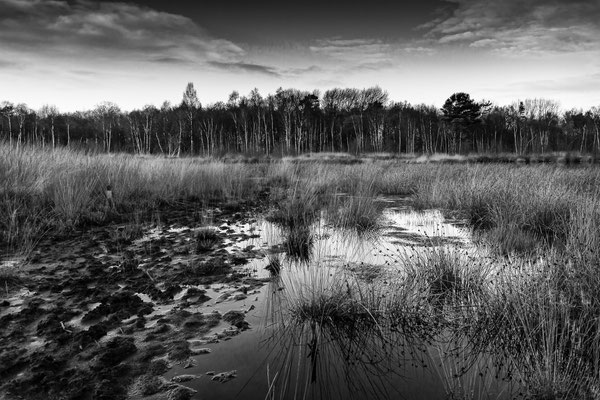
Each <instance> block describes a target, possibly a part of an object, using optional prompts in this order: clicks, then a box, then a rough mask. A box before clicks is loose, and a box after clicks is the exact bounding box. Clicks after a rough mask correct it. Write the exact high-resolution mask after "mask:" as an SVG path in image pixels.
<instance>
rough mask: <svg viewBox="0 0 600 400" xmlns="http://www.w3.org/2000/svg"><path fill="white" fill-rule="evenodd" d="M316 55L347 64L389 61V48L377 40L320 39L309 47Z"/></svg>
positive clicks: (388, 45)
mask: <svg viewBox="0 0 600 400" xmlns="http://www.w3.org/2000/svg"><path fill="white" fill-rule="evenodd" d="M309 49H310V51H311V52H313V53H314V54H316V55H319V56H323V57H327V58H331V59H335V60H338V61H348V62H357V63H362V62H368V63H373V62H378V61H389V53H390V50H391V46H390V44H388V43H384V42H383V41H382V40H379V39H337V38H334V39H322V40H317V42H316V43H315V44H314V45H312V46H310V47H309Z"/></svg>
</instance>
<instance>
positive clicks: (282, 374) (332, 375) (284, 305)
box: [270, 264, 397, 398]
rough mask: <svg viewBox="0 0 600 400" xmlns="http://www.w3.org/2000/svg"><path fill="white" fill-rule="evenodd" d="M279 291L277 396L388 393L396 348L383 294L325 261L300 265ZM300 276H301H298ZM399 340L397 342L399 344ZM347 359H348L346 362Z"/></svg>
mask: <svg viewBox="0 0 600 400" xmlns="http://www.w3.org/2000/svg"><path fill="white" fill-rule="evenodd" d="M296 268H297V269H296V270H295V271H294V273H295V274H294V276H291V275H290V274H289V272H290V271H289V270H288V269H286V274H285V275H283V276H282V277H281V281H280V282H281V283H274V284H277V285H279V284H283V288H285V289H284V290H283V291H279V290H271V291H270V292H272V293H274V294H276V297H274V298H272V300H273V301H276V300H277V301H279V303H278V305H279V307H280V308H277V309H274V311H275V315H274V318H276V319H275V320H276V322H277V323H276V324H275V325H274V326H275V327H276V328H275V329H274V331H273V332H274V334H275V336H274V337H273V340H274V341H275V342H274V343H273V345H274V346H276V348H277V349H278V351H277V352H276V354H275V356H274V358H273V360H272V362H273V364H271V365H274V366H275V367H276V368H277V373H276V377H275V378H274V379H273V380H271V381H270V387H271V388H270V396H271V398H305V397H308V398H343V397H345V396H346V397H351V398H356V397H357V396H358V398H362V397H361V396H363V395H364V394H365V393H368V394H369V395H370V397H371V398H378V397H385V395H384V393H383V391H382V389H383V388H384V387H386V384H384V383H382V382H384V381H385V380H386V379H391V378H392V377H394V378H397V375H396V374H395V373H394V372H393V371H392V369H393V365H392V358H391V357H388V352H386V351H385V350H382V349H388V350H389V352H392V351H395V350H394V349H395V348H396V347H395V346H394V344H393V343H392V340H393V338H392V337H391V336H387V335H385V334H384V330H385V329H386V328H385V325H381V323H384V320H383V319H382V313H381V310H382V304H383V303H382V302H381V299H382V297H381V296H377V295H374V296H370V294H373V293H374V292H372V293H371V292H370V291H369V290H368V289H366V288H365V287H361V286H360V285H359V283H358V282H356V281H355V280H353V278H352V277H351V276H348V275H345V274H343V272H341V271H337V270H333V269H331V268H328V267H325V266H314V265H313V266H307V265H306V264H300V265H299V266H297V267H296ZM296 278H297V279H296ZM396 345H397V343H396ZM342 360H343V361H342Z"/></svg>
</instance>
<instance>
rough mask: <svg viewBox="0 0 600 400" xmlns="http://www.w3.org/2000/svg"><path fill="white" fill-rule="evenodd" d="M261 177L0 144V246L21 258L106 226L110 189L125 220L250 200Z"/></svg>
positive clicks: (212, 165) (178, 162)
mask: <svg viewBox="0 0 600 400" xmlns="http://www.w3.org/2000/svg"><path fill="white" fill-rule="evenodd" d="M261 176H263V171H262V170H261V168H260V167H259V166H253V167H249V166H246V165H239V164H225V163H222V162H218V161H207V162H199V161H198V160H194V159H165V158H159V157H137V156H132V155H123V154H112V155H106V154H103V155H86V154H83V153H79V152H75V151H70V150H68V149H55V150H51V149H40V148H35V147H27V146H23V147H21V148H19V149H16V148H14V147H10V146H8V145H7V144H0V178H1V179H0V206H1V207H0V241H1V243H0V246H1V248H2V251H3V252H10V253H13V252H24V251H25V249H28V248H31V247H32V246H33V245H34V244H35V242H36V241H37V240H39V238H40V236H41V235H42V234H44V233H48V232H52V231H55V230H60V229H65V228H67V229H71V228H73V227H76V226H77V225H78V224H81V223H85V222H87V221H90V220H94V221H95V222H102V220H103V219H104V218H105V217H106V211H107V210H106V197H105V194H104V193H105V190H106V187H107V186H108V185H110V186H111V187H112V191H113V195H114V202H115V206H116V211H117V212H118V213H120V214H121V215H123V216H125V218H126V216H127V215H133V214H135V212H136V210H144V211H145V210H147V209H151V208H152V207H155V206H157V205H159V204H163V203H173V202H176V201H190V200H193V201H196V202H203V203H206V202H214V201H227V200H245V199H253V198H254V197H255V193H257V192H258V191H259V190H261V186H260V184H259V185H257V181H256V179H253V178H259V179H260V177H261Z"/></svg>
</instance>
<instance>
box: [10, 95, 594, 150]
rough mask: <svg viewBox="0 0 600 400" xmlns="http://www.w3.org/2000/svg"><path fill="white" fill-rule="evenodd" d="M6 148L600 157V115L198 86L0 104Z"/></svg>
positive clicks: (546, 104)
mask: <svg viewBox="0 0 600 400" xmlns="http://www.w3.org/2000/svg"><path fill="white" fill-rule="evenodd" d="M0 120H1V123H0V140H4V141H6V142H9V143H10V144H14V145H15V146H22V145H23V144H26V143H27V144H36V145H40V146H44V147H53V148H54V147H56V146H69V147H77V148H83V149H86V150H90V151H97V152H107V153H110V152H116V151H119V152H133V153H139V154H164V155H169V156H182V155H212V156H219V155H223V154H227V153H244V154H257V155H258V154H267V155H284V154H299V153H304V152H351V153H363V152H384V151H385V152H395V153H436V152H442V153H469V152H479V153H497V152H512V153H517V154H526V153H544V152H551V151H580V152H586V153H598V152H599V151H600V107H592V108H591V109H590V110H587V111H582V110H568V111H564V112H561V111H560V108H559V105H558V103H557V102H555V101H552V100H545V99H527V100H523V101H517V102H515V103H513V104H511V105H508V106H498V105H493V104H491V103H490V102H487V101H479V102H477V101H475V100H473V99H472V98H471V97H470V96H469V94H467V93H454V94H453V95H452V96H450V97H449V98H448V99H447V100H446V102H445V103H444V105H443V107H442V108H441V109H438V108H436V107H433V106H429V105H423V104H421V105H412V104H409V103H407V102H393V101H390V99H389V96H388V94H387V92H385V91H384V90H382V89H381V88H380V87H371V88H366V89H352V88H336V89H330V90H327V91H325V92H324V93H323V94H322V95H321V94H320V93H319V92H318V91H313V92H308V91H302V90H297V89H281V88H280V89H278V90H277V91H276V92H275V93H274V94H269V95H266V96H263V95H261V94H260V93H259V91H258V90H257V89H254V90H252V91H251V92H250V93H249V94H248V95H247V96H241V95H240V94H239V93H238V92H235V91H234V92H233V93H231V95H229V98H228V99H227V102H217V103H214V104H210V105H207V106H202V104H201V103H200V101H199V100H198V95H197V92H196V90H195V88H194V85H193V84H192V83H188V85H187V87H186V88H185V91H184V92H183V96H182V100H181V103H179V104H177V105H173V104H170V103H169V102H164V103H163V104H162V105H161V106H160V107H155V106H153V105H147V106H145V107H143V108H142V109H136V110H133V111H129V112H124V111H122V110H121V109H120V108H119V107H118V106H117V105H116V104H114V103H111V102H103V103H100V104H98V105H97V106H96V107H95V108H94V109H93V110H89V111H78V112H72V113H61V112H60V111H59V110H58V109H57V108H56V107H55V106H51V105H45V106H43V107H42V108H41V109H39V110H32V109H30V108H29V107H27V105H25V104H12V103H10V102H7V101H4V102H2V103H0Z"/></svg>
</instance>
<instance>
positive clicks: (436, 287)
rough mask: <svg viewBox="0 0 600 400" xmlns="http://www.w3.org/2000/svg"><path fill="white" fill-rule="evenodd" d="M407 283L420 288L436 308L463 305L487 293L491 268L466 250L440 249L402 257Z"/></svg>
mask: <svg viewBox="0 0 600 400" xmlns="http://www.w3.org/2000/svg"><path fill="white" fill-rule="evenodd" d="M400 262H401V264H402V268H404V274H405V276H406V281H407V282H410V283H411V284H413V285H417V286H420V287H421V288H422V290H423V291H424V293H427V295H428V297H429V299H430V300H431V301H432V302H433V303H434V304H444V303H447V302H450V303H452V304H454V305H461V304H463V303H464V302H465V301H467V302H469V301H477V300H479V298H480V297H481V296H484V295H485V294H486V293H487V286H486V285H487V280H488V279H487V278H488V275H489V273H490V266H489V264H488V263H486V262H485V260H478V259H477V258H476V257H475V256H472V255H470V254H468V252H467V251H466V250H461V249H455V248H451V247H445V246H438V245H436V244H435V243H434V242H432V245H431V246H430V247H427V248H425V249H416V250H414V251H413V252H412V253H411V254H408V253H406V254H404V255H400Z"/></svg>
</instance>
